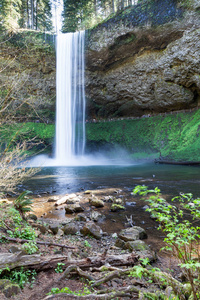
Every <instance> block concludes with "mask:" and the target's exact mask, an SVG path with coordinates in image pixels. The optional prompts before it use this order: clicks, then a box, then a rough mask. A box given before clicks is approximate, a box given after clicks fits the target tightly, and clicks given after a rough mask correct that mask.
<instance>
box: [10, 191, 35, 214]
mask: <svg viewBox="0 0 200 300" xmlns="http://www.w3.org/2000/svg"><path fill="white" fill-rule="evenodd" d="M30 193H31V191H24V192H22V193H21V194H20V195H19V196H18V197H17V198H16V199H15V200H14V201H13V204H14V208H15V209H16V210H18V211H19V213H20V215H21V216H22V218H23V219H25V213H26V212H29V211H31V210H32V209H31V207H30V206H31V205H32V204H33V201H32V200H31V199H29V198H28V197H27V195H28V194H30Z"/></svg>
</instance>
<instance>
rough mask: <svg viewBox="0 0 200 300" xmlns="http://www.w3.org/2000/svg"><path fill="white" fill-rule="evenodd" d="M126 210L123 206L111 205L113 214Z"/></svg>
mask: <svg viewBox="0 0 200 300" xmlns="http://www.w3.org/2000/svg"><path fill="white" fill-rule="evenodd" d="M125 209H126V208H125V207H124V206H123V205H120V204H115V203H114V204H112V205H111V208H110V210H111V211H112V212H116V211H119V210H125Z"/></svg>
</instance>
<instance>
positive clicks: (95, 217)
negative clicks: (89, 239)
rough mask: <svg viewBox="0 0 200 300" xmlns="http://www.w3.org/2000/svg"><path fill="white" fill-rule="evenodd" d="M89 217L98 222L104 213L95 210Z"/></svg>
mask: <svg viewBox="0 0 200 300" xmlns="http://www.w3.org/2000/svg"><path fill="white" fill-rule="evenodd" d="M89 217H90V219H91V220H92V221H94V222H97V221H99V219H101V218H102V214H100V213H99V212H98V211H95V210H93V211H91V213H90V215H89Z"/></svg>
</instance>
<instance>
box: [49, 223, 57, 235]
mask: <svg viewBox="0 0 200 300" xmlns="http://www.w3.org/2000/svg"><path fill="white" fill-rule="evenodd" d="M49 229H50V230H51V232H52V233H53V234H55V235H56V234H57V233H58V230H59V226H58V225H56V224H51V225H49Z"/></svg>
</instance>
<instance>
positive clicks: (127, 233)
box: [119, 226, 147, 242]
mask: <svg viewBox="0 0 200 300" xmlns="http://www.w3.org/2000/svg"><path fill="white" fill-rule="evenodd" d="M119 238H120V239H122V240H124V241H125V242H128V241H136V240H139V239H141V240H142V239H146V238H147V234H146V231H145V230H144V229H143V228H141V227H139V226H133V227H131V228H126V229H123V230H121V232H120V233H119Z"/></svg>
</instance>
